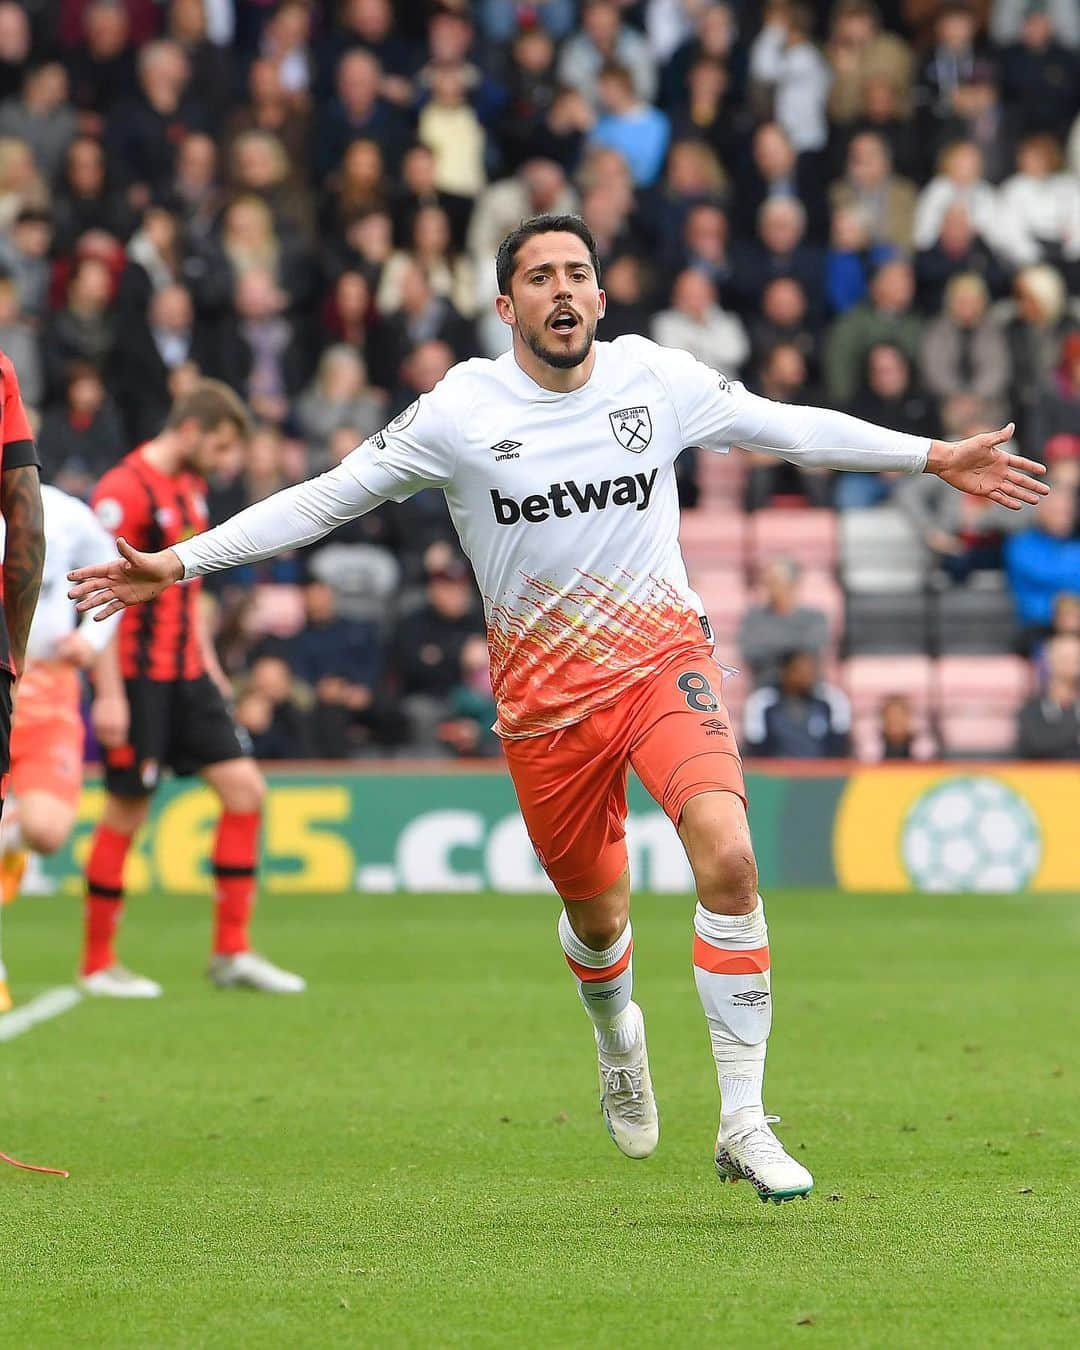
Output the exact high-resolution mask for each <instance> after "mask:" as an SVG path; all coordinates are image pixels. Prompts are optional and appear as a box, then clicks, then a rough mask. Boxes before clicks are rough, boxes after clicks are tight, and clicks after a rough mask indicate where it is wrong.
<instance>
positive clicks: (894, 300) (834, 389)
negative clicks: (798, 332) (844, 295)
mask: <svg viewBox="0 0 1080 1350" xmlns="http://www.w3.org/2000/svg"><path fill="white" fill-rule="evenodd" d="M914 298H915V282H914V277H913V276H912V271H911V265H910V263H907V262H904V261H902V260H901V259H899V258H896V259H894V260H893V261H891V262H887V263H884V264H883V265H882V266H881V267H879V268H878V270H877V272H876V273H875V275H874V279H873V281H872V282H871V283H870V296H869V299H868V300H864V301H863V302H862V303H861V304H858V305H855V306H854V308H852V309H849V310H848V311H847V313H845V314H842V315H841V316H840V317H839V318H838V319H836V320H835V321H834V322H833V324H832V327H831V328H830V330H829V336H828V339H827V341H826V345H825V381H826V386H827V388H828V391H829V398H830V399H832V400H833V402H834V403H835V404H836V405H837V406H838V407H841V408H846V407H848V405H849V404H850V403H851V400H852V398H853V397H854V394H855V388H856V384H857V382H858V379H859V372H860V371H861V370H862V369H863V363H864V361H865V360H866V353H867V352H868V351H869V350H870V348H871V347H873V346H874V345H875V344H876V343H879V342H889V343H892V344H893V345H894V346H897V347H899V348H900V350H901V351H902V352H904V354H905V355H906V356H907V358H908V360H909V361H915V360H916V359H917V357H918V353H919V343H920V340H921V338H922V330H923V321H922V319H921V317H920V316H919V315H918V314H916V313H915V312H914V310H913V309H912V302H913V300H914Z"/></svg>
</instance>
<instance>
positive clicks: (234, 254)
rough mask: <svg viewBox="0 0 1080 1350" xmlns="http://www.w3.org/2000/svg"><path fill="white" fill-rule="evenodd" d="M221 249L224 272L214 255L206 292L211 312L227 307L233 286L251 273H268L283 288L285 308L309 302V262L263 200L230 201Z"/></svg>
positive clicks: (209, 265)
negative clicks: (283, 233) (280, 226)
mask: <svg viewBox="0 0 1080 1350" xmlns="http://www.w3.org/2000/svg"><path fill="white" fill-rule="evenodd" d="M220 248H221V252H222V253H223V254H224V262H225V264H226V265H225V267H224V268H222V267H220V265H219V260H218V259H217V258H216V257H215V256H213V255H211V258H210V261H209V262H208V267H209V269H210V275H209V276H208V278H207V281H208V284H207V286H206V288H205V289H204V290H203V303H204V305H205V306H206V307H207V308H213V307H216V306H217V305H221V304H225V305H227V304H228V302H229V297H230V295H232V294H234V293H235V292H234V288H235V286H236V285H237V284H238V283H239V282H240V281H242V280H243V278H244V276H245V275H246V274H247V273H248V272H250V271H259V272H266V273H268V274H269V275H270V277H271V278H272V280H273V281H274V284H275V285H276V286H277V287H279V288H280V289H281V291H282V295H283V302H284V304H285V306H286V307H291V306H293V305H302V304H303V303H304V301H306V300H307V299H308V298H309V297H310V293H311V287H312V284H313V281H314V277H313V275H312V271H311V268H310V266H309V262H308V258H307V256H306V254H305V252H304V250H303V248H302V247H301V246H299V245H298V244H296V243H295V242H294V241H293V240H291V239H289V238H288V237H287V236H282V235H281V233H280V232H279V231H278V229H277V227H276V225H275V223H274V215H273V212H272V211H271V210H270V208H269V206H267V204H266V202H264V201H263V200H262V198H261V197H255V196H251V195H246V196H243V197H237V198H236V200H235V201H233V202H230V204H229V205H228V206H227V207H226V209H225V214H224V216H223V217H222V222H221V240H220ZM196 293H198V292H196Z"/></svg>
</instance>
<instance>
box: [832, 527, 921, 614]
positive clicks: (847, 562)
mask: <svg viewBox="0 0 1080 1350" xmlns="http://www.w3.org/2000/svg"><path fill="white" fill-rule="evenodd" d="M926 563H927V559H926V549H925V547H924V546H923V544H922V541H921V540H920V539H919V538H918V537H917V535H916V534H915V531H914V529H913V528H912V526H911V524H910V522H909V521H908V519H907V517H906V516H905V515H903V514H902V513H901V512H900V511H897V510H896V509H895V508H893V507H889V506H872V507H866V508H863V509H861V510H853V511H843V512H841V514H840V572H841V577H842V579H843V582H844V588H845V590H847V591H848V592H861V593H870V594H873V593H875V592H876V593H878V594H885V593H886V592H888V593H890V594H898V593H903V592H907V593H909V594H910V593H911V592H914V591H918V590H921V589H922V586H923V584H924V580H925V576H926Z"/></svg>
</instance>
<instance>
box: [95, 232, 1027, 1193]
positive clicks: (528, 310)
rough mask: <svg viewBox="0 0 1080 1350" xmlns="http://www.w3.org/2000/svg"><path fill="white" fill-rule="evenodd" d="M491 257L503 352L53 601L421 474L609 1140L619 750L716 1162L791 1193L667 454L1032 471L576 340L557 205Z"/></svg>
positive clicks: (763, 953)
mask: <svg viewBox="0 0 1080 1350" xmlns="http://www.w3.org/2000/svg"><path fill="white" fill-rule="evenodd" d="M496 269H497V274H498V283H499V291H500V294H499V297H498V299H497V300H496V307H497V310H498V313H499V316H500V318H501V319H502V320H503V322H504V323H506V324H508V325H509V327H510V328H511V329H512V333H513V349H512V351H511V352H508V353H507V354H506V355H505V356H502V357H500V358H499V359H498V360H495V361H487V360H473V361H467V362H465V363H463V364H462V365H460V366H457V367H456V368H455V369H454V370H452V371H451V372H450V374H449V375H447V377H446V378H445V379H444V380H443V381H442V382H441V383H440V384H439V385H438V386H437V387H436V388H435V389H434V390H433V391H432V392H431V393H430V394H428V395H425V396H424V397H423V398H421V399H420V400H419V401H418V402H416V403H414V404H413V405H412V406H411V407H410V408H408V409H407V410H406V411H405V412H403V413H402V414H401V415H400V416H399V417H397V418H395V419H394V420H393V421H392V422H391V423H390V424H389V426H387V427H386V428H385V430H384V431H382V432H380V433H378V434H377V435H375V436H373V437H371V438H370V439H369V440H367V441H365V442H364V443H363V444H362V445H360V446H359V447H358V448H357V449H356V450H354V451H353V452H352V454H350V455H348V456H347V457H346V458H345V459H344V460H343V461H342V463H341V464H340V465H339V466H338V467H337V468H335V469H333V470H331V471H330V472H329V473H326V474H323V475H322V476H321V477H319V478H315V479H313V480H311V481H310V482H307V483H302V484H299V485H297V486H296V487H292V488H288V489H286V490H285V491H284V492H280V493H278V494H277V495H276V496H273V497H270V498H268V499H267V500H266V501H263V502H260V503H258V504H257V505H255V506H253V507H250V508H248V509H247V510H246V511H243V512H241V513H240V514H239V515H237V516H236V517H234V518H233V519H232V520H229V521H226V522H225V523H224V524H223V525H220V526H218V527H217V528H216V529H213V530H211V531H209V532H208V533H206V534H204V535H201V536H198V537H196V538H193V539H188V540H185V541H184V542H182V543H180V544H178V545H177V546H176V547H174V548H171V549H170V548H164V549H159V550H156V551H154V552H142V551H138V550H136V549H134V548H132V547H131V545H130V543H129V542H127V541H125V540H121V541H120V545H119V547H120V552H121V554H122V557H121V558H119V559H116V560H114V561H112V562H110V563H106V564H102V565H100V566H98V567H94V568H83V569H80V570H79V571H76V572H73V573H72V580H73V582H75V583H76V584H75V585H74V586H73V588H72V591H71V595H72V597H73V598H76V599H78V600H79V602H80V605H81V606H82V607H83V608H86V609H93V608H97V609H98V610H99V612H100V613H101V614H102V615H103V616H107V615H109V614H112V613H115V612H116V611H117V610H120V609H122V608H124V607H125V606H128V605H135V604H137V603H139V602H141V601H146V600H153V599H154V597H157V596H159V595H161V594H162V593H163V592H167V590H168V588H169V587H171V586H172V585H173V583H175V582H178V581H181V580H183V579H185V578H188V577H197V576H200V575H202V574H203V573H205V572H210V571H214V570H216V569H218V568H223V567H231V566H235V565H236V564H238V563H242V562H250V561H253V560H255V559H257V558H265V557H268V556H270V555H271V554H274V553H276V552H278V551H281V550H284V549H288V548H292V547H295V546H296V545H298V544H302V543H306V542H310V541H312V540H315V539H318V538H320V537H321V536H323V535H324V534H326V533H328V532H329V531H330V530H332V529H333V528H334V527H335V526H337V525H340V524H341V523H343V522H344V521H346V520H349V519H351V518H352V517H354V516H357V515H360V514H362V513H364V512H366V511H370V510H373V509H374V508H376V507H377V506H379V505H380V503H382V502H384V501H387V500H395V501H401V500H403V499H405V498H406V497H408V496H410V495H411V494H412V493H414V492H417V491H419V490H420V489H422V488H430V487H439V488H442V489H443V491H444V492H445V494H446V498H447V501H448V503H449V506H450V510H451V512H452V514H453V518H454V522H455V525H456V527H457V530H458V533H459V535H460V537H461V541H462V544H463V546H464V548H465V551H466V552H467V553H468V555H469V557H470V558H471V559H472V562H473V566H474V568H475V570H476V574H477V578H478V580H479V584H480V588H481V590H482V592H483V595H484V602H485V606H486V614H487V623H488V639H489V645H490V653H491V673H492V687H493V689H494V692H495V697H496V700H497V703H498V710H499V720H498V731H499V733H500V735H501V736H502V737H503V738H504V744H505V750H506V758H507V763H508V765H509V768H510V773H511V775H512V777H513V781H514V786H515V788H516V790H517V795H518V800H519V803H520V805H521V810H522V814H523V816H524V818H525V822H526V825H527V827H528V830H529V834H530V836H531V838H532V840H533V843H534V845H535V847H536V852H537V855H538V857H539V859H540V862H541V863H542V865H543V866H544V868H545V870H546V871H547V874H548V876H549V877H550V878H551V880H552V882H553V883H554V885H555V888H556V889H557V890H558V892H559V894H560V896H561V897H562V901H563V912H562V914H561V916H560V919H559V937H560V940H561V942H562V947H563V951H564V952H565V954H566V959H567V961H568V963H569V965H570V968H571V970H572V972H573V974H574V977H575V979H576V982H577V987H578V990H579V992H580V995H581V1000H582V1002H583V1004H584V1006H585V1009H586V1011H587V1013H588V1014H589V1017H590V1018H591V1020H592V1023H593V1027H594V1031H595V1037H596V1044H597V1050H598V1056H599V1068H600V1083H601V1106H602V1110H603V1115H604V1119H605V1121H606V1123H607V1126H608V1129H609V1131H610V1133H611V1136H612V1138H613V1139H614V1141H615V1143H616V1144H617V1145H618V1147H619V1148H620V1149H621V1150H622V1151H623V1152H624V1153H625V1154H628V1155H629V1156H631V1157H637V1158H640V1157H645V1156H646V1155H648V1154H650V1153H651V1152H652V1151H653V1149H654V1148H655V1147H656V1144H657V1140H658V1136H659V1128H658V1120H657V1110H656V1102H655V1100H654V1097H653V1091H652V1084H651V1079H650V1075H649V1062H648V1056H647V1053H646V1044H645V1025H644V1019H643V1017H642V1013H641V1010H640V1008H639V1007H638V1006H637V1004H636V1003H634V1002H633V1000H632V997H631V994H632V981H633V976H632V954H633V940H632V935H631V927H630V919H629V902H630V879H629V875H628V872H627V853H626V846H625V842H624V838H623V829H624V823H625V819H626V778H627V769H628V766H633V768H634V769H635V771H636V772H637V774H638V776H639V777H640V778H641V780H642V782H643V783H644V784H645V786H646V788H648V790H649V791H650V792H651V793H652V795H653V796H654V797H655V798H656V800H657V802H659V803H660V804H661V806H662V807H663V809H664V810H665V811H666V812H667V814H668V815H669V816H670V818H671V821H672V823H673V825H674V826H675V827H676V828H677V830H678V832H679V835H680V837H681V839H682V841H683V844H684V846H685V848H686V852H687V855H688V857H689V860H690V863H691V866H692V869H693V873H694V879H695V883H696V889H697V898H698V904H697V909H696V911H695V915H694V940H693V964H694V974H695V978H696V981H697V987H698V991H699V993H700V996H701V1001H702V1005H703V1007H704V1010H705V1016H706V1020H707V1022H708V1027H709V1034H710V1037H711V1040H712V1048H713V1055H714V1058H715V1061H716V1069H717V1074H718V1078H719V1083H720V1095H721V1115H720V1128H719V1133H718V1135H717V1139H716V1147H715V1154H714V1156H715V1163H716V1168H717V1171H718V1172H719V1173H720V1175H721V1176H722V1177H725V1178H732V1179H737V1178H739V1177H745V1178H747V1179H748V1180H749V1181H750V1182H751V1183H752V1184H753V1186H754V1187H755V1188H756V1189H757V1191H758V1193H759V1194H760V1195H761V1196H762V1198H763V1199H774V1200H783V1199H789V1198H791V1197H792V1196H796V1195H804V1194H806V1193H807V1192H808V1191H809V1190H810V1189H811V1187H812V1185H813V1181H812V1178H811V1176H810V1173H809V1172H808V1171H807V1170H806V1168H805V1167H803V1166H802V1164H801V1163H799V1162H797V1161H796V1160H795V1159H794V1158H791V1157H790V1156H789V1155H788V1154H787V1153H786V1152H785V1150H784V1149H783V1147H782V1146H781V1144H780V1142H779V1140H778V1139H777V1138H776V1136H775V1135H774V1134H773V1132H772V1130H771V1129H770V1127H769V1126H770V1120H771V1119H772V1118H770V1117H767V1116H766V1114H765V1110H764V1105H763V1102H762V1080H763V1076H764V1067H765V1044H766V1040H767V1037H768V1034H769V1029H770V1024H771V1019H772V1000H771V994H770V962H769V940H768V932H767V930H766V926H765V914H764V910H763V908H762V903H761V898H760V896H759V895H758V892H757V868H756V865H755V861H754V854H753V849H752V847H751V842H750V832H749V829H748V827H747V819H746V795H745V789H744V785H743V774H742V766H741V763H740V759H739V752H738V748H737V746H736V743H735V737H734V736H733V735H732V732H731V727H730V719H729V718H728V716H727V713H726V712H725V709H724V706H723V703H722V701H721V691H722V682H723V678H724V670H723V668H722V667H721V666H719V665H718V664H717V663H716V661H715V660H714V658H713V654H712V642H711V638H710V629H709V623H708V619H707V617H706V616H705V614H704V613H703V610H702V605H701V602H700V600H699V599H698V597H697V596H696V595H695V594H694V592H693V591H692V590H691V589H690V587H689V585H688V582H687V576H686V569H685V567H684V565H683V562H682V558H681V556H680V553H679V546H678V524H679V515H678V504H677V496H676V487H675V474H674V462H675V459H676V457H677V456H678V454H679V452H680V451H681V450H682V449H683V447H684V446H688V445H700V446H704V447H706V448H708V449H711V450H715V451H719V452H724V451H726V450H727V449H728V448H729V447H730V446H731V445H732V444H740V445H745V446H752V447H756V448H759V449H763V450H768V451H772V452H774V453H776V454H778V455H781V456H782V457H784V458H787V459H790V460H793V461H794V462H796V463H799V464H809V465H819V466H828V467H833V468H838V469H863V470H880V469H888V470H901V471H904V472H907V473H922V472H927V473H935V474H938V475H939V476H940V477H942V478H943V479H945V480H946V481H947V482H949V483H951V484H953V485H954V486H955V487H957V488H960V489H961V490H963V491H967V492H973V493H977V494H979V495H982V496H986V497H989V498H990V499H991V500H993V501H996V502H999V503H1001V504H1003V505H1006V506H1012V507H1017V508H1018V507H1019V506H1021V505H1022V504H1024V503H1033V502H1035V501H1037V500H1038V498H1039V496H1040V495H1041V494H1042V493H1043V492H1045V491H1046V489H1045V487H1044V486H1043V485H1042V484H1041V483H1039V482H1038V481H1037V480H1036V479H1034V478H1032V477H1031V476H1030V475H1032V474H1038V473H1040V472H1041V471H1042V470H1041V468H1040V466H1038V465H1036V464H1033V463H1031V462H1029V461H1027V460H1024V459H1021V458H1019V457H1017V456H1013V455H1011V454H1009V453H1008V452H1006V451H1005V450H1003V449H1001V448H1000V447H1001V445H1002V443H1003V442H1005V441H1006V440H1007V439H1008V437H1009V435H1010V431H1011V429H1010V428H1005V429H1003V430H1001V431H998V432H995V433H993V434H989V435H983V436H974V437H971V438H970V439H968V440H966V441H961V442H957V443H956V444H946V443H944V442H942V441H936V440H935V441H929V440H923V439H919V438H916V437H913V436H906V435H899V434H896V433H894V432H891V431H886V430H884V429H882V428H880V427H875V426H872V425H870V424H869V423H866V422H861V421H858V420H856V419H854V418H851V417H847V416H843V415H840V414H837V413H833V412H828V411H824V410H820V409H813V408H797V407H789V406H786V405H783V404H774V403H771V402H769V401H768V400H766V399H762V398H757V397H755V396H754V395H752V394H750V393H748V392H747V391H746V390H745V389H744V388H743V387H742V385H741V384H738V383H733V382H731V381H729V380H727V379H726V378H725V377H724V376H723V375H720V374H718V373H717V372H716V371H715V370H711V369H709V368H708V367H707V366H704V365H702V364H700V363H699V362H698V361H696V360H694V359H693V358H692V357H691V356H689V355H688V354H687V353H686V352H682V351H675V350H668V349H665V348H661V347H658V346H657V345H656V344H655V343H653V342H650V341H648V340H646V339H644V338H640V337H623V338H620V339H618V340H617V341H615V342H612V343H604V342H595V341H594V337H595V333H596V327H597V323H598V321H599V320H600V319H601V318H602V317H603V313H604V304H605V298H604V292H603V291H602V290H601V289H600V284H599V264H598V261H597V257H596V250H595V247H594V244H593V241H592V237H591V235H590V233H589V231H588V229H587V228H586V227H585V225H584V224H583V223H582V222H581V221H580V220H579V219H577V218H576V217H573V216H541V217H537V218H535V219H533V220H530V221H526V222H524V223H523V224H522V225H521V227H520V228H518V229H517V230H515V231H513V233H511V234H510V235H508V236H507V238H506V239H505V240H504V241H503V243H502V245H501V247H500V249H499V254H498V258H497V261H496ZM501 1011H503V1012H505V1009H501Z"/></svg>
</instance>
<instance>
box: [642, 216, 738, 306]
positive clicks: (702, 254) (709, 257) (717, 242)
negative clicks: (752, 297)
mask: <svg viewBox="0 0 1080 1350" xmlns="http://www.w3.org/2000/svg"><path fill="white" fill-rule="evenodd" d="M660 246H661V248H662V249H663V250H664V252H663V253H662V254H661V261H662V262H663V264H664V265H665V266H667V267H669V268H671V269H673V270H677V269H679V268H680V267H693V268H696V269H697V271H699V272H703V273H704V274H705V275H706V276H707V277H708V278H709V280H710V281H711V282H712V284H713V285H714V286H715V287H716V289H717V291H718V292H725V288H726V287H727V286H728V285H729V284H730V282H731V277H732V265H733V264H732V254H731V249H730V248H729V245H728V219H727V216H726V215H725V213H724V212H723V211H722V210H721V209H720V207H719V206H714V205H712V204H711V203H708V202H701V203H700V204H699V205H697V206H691V207H690V209H689V210H688V211H687V213H686V217H685V219H684V221H683V225H682V232H681V234H680V235H677V236H676V235H672V236H669V237H668V238H667V239H664V238H661V240H660Z"/></svg>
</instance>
